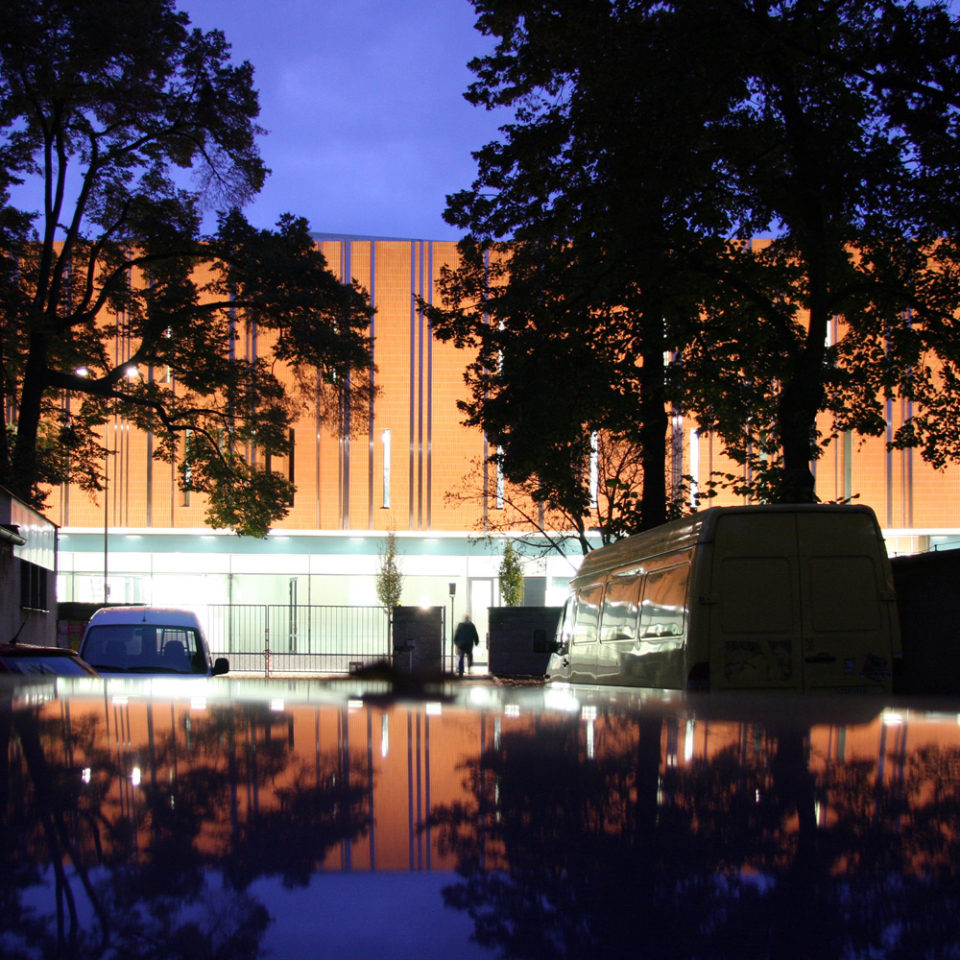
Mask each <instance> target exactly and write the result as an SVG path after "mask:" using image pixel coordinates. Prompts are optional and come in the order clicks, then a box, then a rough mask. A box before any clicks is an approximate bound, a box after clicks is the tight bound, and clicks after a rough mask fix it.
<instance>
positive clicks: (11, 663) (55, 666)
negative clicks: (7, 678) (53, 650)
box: [3, 654, 90, 677]
mask: <svg viewBox="0 0 960 960" xmlns="http://www.w3.org/2000/svg"><path fill="white" fill-rule="evenodd" d="M3 668H4V669H5V670H7V671H8V672H9V673H28V674H33V673H43V674H56V675H58V676H61V677H86V676H89V675H90V671H89V670H88V669H87V668H86V666H85V664H83V663H81V662H80V661H79V660H77V659H75V658H74V657H64V656H57V655H53V656H37V655H35V654H29V655H28V654H24V655H19V654H17V655H9V656H5V657H4V658H3Z"/></svg>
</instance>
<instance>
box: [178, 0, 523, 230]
mask: <svg viewBox="0 0 960 960" xmlns="http://www.w3.org/2000/svg"><path fill="white" fill-rule="evenodd" d="M177 5H178V7H179V8H180V9H182V10H184V11H186V13H187V14H188V15H189V16H190V19H191V22H192V23H194V24H195V25H197V26H199V27H201V28H202V29H205V30H209V29H213V28H217V29H220V30H223V32H224V33H225V34H226V37H227V40H229V41H230V43H231V44H232V46H233V54H234V59H236V60H249V61H250V62H251V63H252V64H253V66H254V69H255V84H256V86H257V88H258V90H259V91H260V104H261V116H260V123H261V125H262V126H263V127H265V128H266V129H267V130H268V131H269V132H268V134H267V135H266V136H265V137H264V138H263V140H262V141H261V144H260V147H261V152H262V154H263V157H264V159H265V161H266V163H267V166H269V167H270V169H271V170H272V174H271V176H270V178H269V180H268V181H267V184H266V186H265V187H264V189H263V191H262V192H261V194H260V195H259V196H258V197H257V199H256V200H255V201H254V202H253V203H252V204H251V205H250V206H249V207H248V208H247V209H246V214H247V216H248V217H249V218H250V220H251V221H252V222H253V223H254V224H256V225H257V226H261V227H268V226H272V225H273V224H274V223H275V222H276V219H277V217H278V216H279V215H280V214H281V213H284V212H287V211H289V212H291V213H295V214H298V215H301V216H305V217H306V218H307V220H308V221H309V223H310V227H311V229H313V230H315V231H321V232H324V233H328V232H332V233H352V234H363V235H376V236H389V237H411V238H416V239H428V240H446V239H458V238H459V235H460V231H459V230H456V229H454V228H453V227H451V226H449V225H448V224H446V223H445V222H444V221H443V216H442V214H443V209H444V206H445V198H446V195H447V194H449V193H452V192H454V191H456V190H459V189H462V188H464V187H468V186H469V185H470V183H471V182H472V180H473V177H474V173H475V165H474V161H473V159H472V157H471V151H472V150H476V149H477V148H479V147H481V146H482V145H483V144H484V143H486V142H488V141H489V140H491V139H494V138H495V136H496V128H497V125H498V123H502V122H503V120H504V117H503V116H502V115H501V117H500V118H499V119H497V118H495V117H494V116H492V115H491V114H489V113H487V112H486V111H484V110H482V109H480V108H477V107H473V106H471V105H470V104H469V103H467V101H466V100H464V99H463V92H464V90H465V89H466V88H467V85H468V83H469V82H470V80H471V78H472V74H471V73H470V71H469V70H468V69H467V67H466V64H467V61H468V60H469V59H470V58H471V57H473V56H476V55H478V54H480V53H483V52H486V51H487V50H488V49H490V48H491V47H492V40H491V39H490V38H486V37H483V36H482V35H481V34H480V33H479V32H478V31H476V30H475V29H474V27H473V23H474V20H475V17H474V12H473V7H472V6H471V4H470V3H469V2H468V0H271V2H266V0H179V2H178V4H177Z"/></svg>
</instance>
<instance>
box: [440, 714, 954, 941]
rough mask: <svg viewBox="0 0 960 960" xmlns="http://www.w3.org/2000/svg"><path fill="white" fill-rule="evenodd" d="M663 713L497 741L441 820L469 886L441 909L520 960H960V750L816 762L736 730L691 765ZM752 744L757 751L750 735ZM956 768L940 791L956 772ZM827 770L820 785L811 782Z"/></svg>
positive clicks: (772, 739) (805, 741) (760, 735)
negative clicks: (670, 746)
mask: <svg viewBox="0 0 960 960" xmlns="http://www.w3.org/2000/svg"><path fill="white" fill-rule="evenodd" d="M675 722H676V721H675V720H672V719H669V718H668V719H666V720H663V721H661V718H659V717H648V718H641V719H639V720H638V719H632V720H627V719H623V720H619V719H613V720H609V721H607V722H606V724H605V727H604V732H603V739H602V743H603V747H602V749H601V748H600V746H599V744H598V748H597V750H596V752H595V755H594V756H593V757H592V758H589V759H588V758H587V757H586V756H585V754H584V749H583V744H582V742H581V734H580V732H579V730H578V726H577V725H575V724H570V725H564V724H559V723H558V724H556V725H548V724H542V725H541V726H540V728H539V729H538V731H537V732H536V735H535V736H530V735H529V734H504V735H503V737H502V738H501V740H500V742H499V744H498V745H497V746H496V748H494V749H491V750H488V751H486V752H485V753H484V754H483V755H482V756H480V757H479V758H477V759H475V760H472V761H470V762H469V763H468V764H467V766H466V773H467V780H466V785H467V787H468V789H467V791H466V797H467V799H465V800H464V801H463V802H461V803H459V804H452V805H448V806H442V807H437V808H435V809H434V810H433V812H432V817H431V822H432V825H433V826H436V827H438V828H439V830H440V837H441V844H442V846H443V848H444V849H446V850H449V851H452V852H454V853H455V854H456V857H457V863H458V872H459V873H460V874H461V876H462V880H461V881H460V882H458V883H457V884H455V885H453V886H451V887H449V888H448V889H447V890H446V891H445V898H446V902H447V904H448V905H449V906H451V907H454V908H456V909H460V910H465V911H467V912H468V913H469V914H470V916H471V917H472V918H473V920H474V931H475V932H474V936H475V938H476V939H477V940H478V941H479V942H480V943H482V944H484V945H486V946H490V947H498V948H500V949H501V950H502V952H503V953H504V955H506V956H509V957H548V956H549V957H571V958H574V957H594V956H598V957H599V956H603V957H621V956H622V957H626V956H629V957H635V956H639V957H658V958H659V957H675V958H678V960H679V958H688V957H689V958H692V957H703V958H711V960H717V958H731V960H734V958H737V960H751V958H766V957H771V958H772V957H776V958H793V957H796V958H799V957H804V958H807V957H844V958H860V957H864V958H865V957H890V958H900V957H903V958H907V957H910V958H915V957H924V956H925V957H944V956H958V955H960V909H958V908H960V886H958V877H957V872H958V871H957V865H958V864H960V850H958V849H957V844H958V839H960V802H958V801H960V790H958V783H960V778H958V777H957V775H956V771H957V769H960V767H958V761H960V757H958V755H957V751H955V750H953V749H948V748H942V747H937V746H931V747H927V748H925V749H923V750H918V751H916V752H915V753H914V754H913V755H912V756H909V757H900V758H899V761H900V763H899V766H898V768H897V770H896V771H894V775H892V776H887V777H884V776H878V769H877V764H876V763H871V762H868V761H864V760H862V759H860V760H852V761H851V762H849V763H847V762H841V761H837V760H832V761H830V762H829V763H828V764H826V766H825V767H824V768H823V769H819V767H818V765H817V764H816V763H815V762H813V760H815V758H813V760H812V758H811V757H810V750H809V738H808V737H807V735H806V734H804V733H803V732H797V731H792V730H777V729H766V730H763V729H760V728H757V727H751V728H749V729H747V728H743V729H742V731H741V736H740V738H739V742H738V743H735V744H732V745H729V746H726V747H724V748H721V749H718V750H716V751H715V752H712V753H711V754H710V755H709V756H707V757H703V758H691V759H690V760H689V761H688V762H686V763H684V764H674V763H671V761H670V758H669V756H668V755H666V754H664V755H662V753H661V744H662V743H669V741H670V729H669V728H670V724H671V723H673V724H675ZM746 733H749V736H747V735H745V734H746ZM951 765H953V767H952V769H953V770H954V775H953V776H952V777H950V778H949V779H948V778H945V777H944V775H943V772H944V770H945V769H950V768H951ZM815 767H816V768H817V770H816V772H813V770H814V768H815Z"/></svg>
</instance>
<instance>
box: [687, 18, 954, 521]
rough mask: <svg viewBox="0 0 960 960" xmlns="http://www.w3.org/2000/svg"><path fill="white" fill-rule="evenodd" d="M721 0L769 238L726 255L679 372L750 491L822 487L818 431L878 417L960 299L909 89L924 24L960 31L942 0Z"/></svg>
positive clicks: (808, 492)
mask: <svg viewBox="0 0 960 960" xmlns="http://www.w3.org/2000/svg"><path fill="white" fill-rule="evenodd" d="M721 6H722V7H723V8H724V9H725V10H726V11H727V14H728V16H729V17H730V20H731V23H732V25H733V26H734V28H735V32H736V35H737V37H738V38H739V41H740V46H739V47H738V48H737V50H736V51H735V56H736V62H734V63H731V64H730V65H729V66H730V69H736V70H739V71H741V72H742V74H743V76H744V77H745V79H746V81H747V87H748V89H749V92H750V96H749V97H747V98H745V99H744V100H742V101H741V102H740V103H738V104H737V105H736V107H735V109H734V110H732V111H731V113H730V114H729V116H728V117H727V118H726V119H725V121H724V126H725V127H726V129H727V131H728V133H729V136H728V138H727V143H728V145H729V149H728V150H727V151H726V153H725V156H724V157H723V164H724V170H725V172H726V174H727V175H728V176H729V177H730V182H731V185H732V188H733V190H734V192H735V194H736V195H737V197H738V198H739V201H740V211H741V214H740V216H739V217H738V219H737V226H738V233H739V234H740V235H741V236H744V237H749V236H751V235H755V234H756V233H763V232H771V233H772V234H773V238H772V239H771V240H770V242H769V243H762V244H744V245H739V246H737V245H733V246H731V248H730V249H729V250H728V251H727V253H726V254H725V256H724V258H723V259H722V260H719V261H718V262H717V264H716V265H715V267H716V273H715V279H716V284H715V286H714V287H713V289H712V290H711V291H710V295H709V297H708V298H707V300H706V301H705V303H704V313H703V314H702V318H701V319H702V321H703V322H702V323H701V324H700V325H699V331H698V333H697V334H696V335H695V336H692V337H690V338H689V339H688V341H687V349H686V351H685V356H684V364H683V366H682V368H681V369H682V374H683V376H684V387H685V390H686V394H687V401H688V403H689V404H691V405H692V406H693V407H694V408H695V409H696V410H697V411H698V414H699V416H700V422H701V424H702V425H703V426H705V427H707V428H710V429H713V430H715V431H717V432H718V433H719V434H721V436H723V437H724V439H725V440H726V442H727V447H728V450H729V451H730V452H731V453H733V455H734V456H735V457H736V458H737V459H739V460H741V461H742V462H744V463H745V464H747V465H748V466H749V467H750V468H751V470H752V474H753V477H754V482H753V484H752V487H753V489H752V491H751V492H753V493H754V494H759V495H760V496H762V497H764V498H767V499H774V500H783V501H791V502H796V501H799V502H803V501H811V500H815V499H816V492H815V485H814V477H813V473H812V470H811V464H812V462H813V461H814V460H815V459H816V457H817V456H818V454H819V452H820V449H821V446H820V445H821V444H822V443H824V442H829V441H830V440H831V439H832V438H833V437H835V436H836V435H837V434H838V433H839V432H840V431H857V432H859V433H861V434H866V435H881V434H883V433H884V431H885V430H886V426H887V425H886V421H885V412H884V401H885V400H886V399H887V398H889V397H890V396H892V395H893V393H894V392H896V391H901V392H903V391H904V390H909V389H910V386H909V385H910V383H911V382H913V383H914V384H916V383H917V382H918V380H919V379H920V378H921V376H922V375H921V374H920V373H919V371H921V370H922V366H921V365H922V363H924V362H925V361H924V358H923V354H924V351H925V350H927V349H928V348H930V347H934V348H936V345H935V344H934V343H933V341H931V340H929V339H927V340H925V338H924V337H923V335H922V334H921V333H920V331H921V328H923V326H924V325H925V324H931V325H932V326H933V327H936V328H942V326H943V324H944V323H946V324H947V325H948V326H952V321H951V318H952V314H953V312H954V311H955V310H956V308H957V306H958V305H960V300H958V299H957V295H956V290H955V289H954V288H955V286H956V284H955V281H954V280H953V279H952V278H951V277H950V276H949V271H948V272H947V273H944V272H943V271H942V270H941V269H940V268H939V266H938V265H937V264H936V263H934V262H933V261H932V260H931V256H933V257H934V258H936V256H937V245H938V241H937V239H936V236H935V235H934V236H931V235H930V233H929V232H928V230H927V229H926V228H927V226H928V225H929V223H930V221H929V220H926V224H924V220H925V217H924V215H923V214H922V211H923V209H924V208H925V207H929V205H930V203H931V201H933V200H934V198H935V197H936V196H937V194H938V193H939V191H940V189H941V188H942V186H943V183H944V181H943V178H942V177H940V176H937V175H934V176H931V171H930V170H924V169H923V165H922V164H921V163H918V156H919V154H920V152H921V151H922V149H923V139H922V137H921V138H918V137H917V136H915V134H917V133H920V130H919V126H920V125H919V124H918V123H914V124H913V127H914V130H913V131H911V130H910V129H909V124H908V123H905V119H906V118H905V112H904V111H903V109H902V107H901V108H899V109H898V104H897V99H898V98H900V97H902V96H903V95H904V91H913V92H919V91H920V90H921V89H927V87H928V84H927V78H926V74H927V72H928V71H930V70H931V69H933V65H934V64H935V63H936V62H937V59H936V58H938V57H939V56H940V55H941V53H942V45H941V49H940V50H937V51H933V50H931V49H928V47H927V44H926V42H925V36H926V35H927V34H928V33H929V32H930V31H931V30H934V31H937V32H942V33H943V34H944V36H947V37H950V38H951V41H950V42H951V43H952V44H953V46H954V47H955V46H956V43H957V38H958V36H960V34H958V32H957V29H956V26H955V25H954V24H953V23H952V21H951V20H950V18H949V16H948V15H947V14H946V12H945V10H944V9H943V8H942V7H939V6H938V5H931V6H930V7H929V8H927V9H926V10H924V9H922V8H920V7H918V6H917V5H915V4H912V3H907V4H900V3H896V2H889V0H835V2H832V3H827V4H823V3H814V2H808V0H789V2H784V0H778V2H762V3H753V2H740V3H730V4H727V3H723V4H721ZM903 18H906V19H907V20H908V21H910V22H911V23H914V25H915V26H917V23H918V22H917V20H916V18H919V19H920V21H923V26H922V28H921V27H919V26H917V29H916V30H915V31H914V32H913V33H912V35H911V36H910V37H909V38H908V37H907V36H905V34H906V31H903V30H901V31H899V32H897V33H896V36H895V44H896V45H897V46H899V48H900V50H901V57H902V59H901V61H900V62H899V63H898V62H897V61H896V58H895V57H894V56H893V44H892V42H891V39H890V38H891V24H892V23H897V22H900V21H901V20H902V19H903ZM948 45H949V44H948ZM906 49H909V51H910V54H909V57H908V56H905V55H904V51H905V50H906ZM931 54H932V56H931ZM892 92H895V94H896V96H891V93H892ZM929 92H930V91H929V90H928V89H927V93H928V94H929ZM939 103H940V105H941V106H942V107H944V112H943V113H942V115H941V118H940V122H939V126H938V131H937V132H938V134H939V135H940V141H939V142H940V145H941V148H942V147H943V146H944V145H946V144H947V143H948V142H950V141H951V138H952V143H953V148H954V156H956V153H955V148H956V136H955V130H951V127H955V124H956V107H955V105H950V104H949V103H947V102H946V101H945V100H944V98H942V97H941V98H939ZM923 136H926V132H924V134H923ZM941 345H945V343H944V344H941ZM926 362H929V356H928V357H927V360H926ZM927 372H928V373H929V370H928V371H927ZM822 413H826V414H827V418H826V420H823V419H821V420H820V421H819V422H818V415H820V414H822ZM901 439H903V440H906V439H907V437H906V435H902V437H901ZM750 486H751V485H750V484H749V483H748V484H745V488H749V487H750Z"/></svg>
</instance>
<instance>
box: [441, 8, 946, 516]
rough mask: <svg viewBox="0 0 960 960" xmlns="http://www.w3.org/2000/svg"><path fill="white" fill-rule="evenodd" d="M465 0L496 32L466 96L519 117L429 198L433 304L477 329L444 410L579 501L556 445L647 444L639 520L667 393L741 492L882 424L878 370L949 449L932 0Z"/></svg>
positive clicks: (934, 456) (784, 475) (470, 334)
mask: <svg viewBox="0 0 960 960" xmlns="http://www.w3.org/2000/svg"><path fill="white" fill-rule="evenodd" d="M474 5H475V7H476V8H477V11H478V13H479V18H478V28H479V29H481V30H482V31H484V32H486V33H489V34H492V35H494V36H497V37H499V38H500V41H499V43H498V45H497V48H496V50H495V52H494V53H493V54H491V55H490V56H489V57H486V58H483V59H481V60H478V61H475V62H474V64H472V66H473V69H474V70H475V71H476V72H477V75H478V80H477V81H476V83H475V84H474V85H473V86H472V87H471V89H470V92H469V94H468V97H469V99H472V100H473V101H474V102H475V103H478V104H481V105H485V106H504V105H505V106H509V107H512V108H513V109H514V111H515V117H516V119H515V122H514V123H512V124H508V125H507V126H505V127H504V128H503V139H502V141H501V142H500V143H495V144H490V145H488V146H487V147H485V148H484V149H483V150H481V151H480V152H479V153H478V154H477V158H478V161H479V176H478V179H477V181H476V183H475V184H474V186H473V188H472V189H471V190H469V191H464V192H463V193H461V194H459V195H457V196H455V197H453V198H451V199H450V202H449V206H448V213H447V215H448V218H449V219H450V220H451V222H453V223H455V224H458V225H460V226H463V227H465V228H466V229H467V230H468V231H470V236H469V237H468V238H467V240H466V241H464V243H463V244H462V246H461V249H462V263H461V265H460V267H459V268H458V270H456V271H454V272H452V273H451V274H449V275H448V276H447V278H446V289H445V294H446V297H447V306H448V308H450V309H448V310H447V311H446V313H444V312H443V311H437V312H436V313H435V314H434V317H433V319H434V323H435V327H436V330H437V332H438V335H439V336H441V337H452V338H454V339H456V340H457V341H458V342H461V343H465V344H470V345H474V346H476V347H478V348H479V350H478V360H477V363H476V364H475V365H474V367H472V368H471V370H470V383H471V385H472V387H473V391H472V397H471V400H470V402H469V403H467V404H465V405H464V409H465V411H466V413H467V417H468V422H471V423H475V424H478V425H480V426H482V427H483V428H484V429H486V430H487V431H488V433H489V435H490V436H491V439H492V441H493V442H494V444H495V445H496V448H497V450H498V453H497V456H499V457H500V458H501V459H502V462H503V467H504V472H505V475H506V476H507V478H508V479H512V480H516V481H526V480H528V479H529V478H530V477H531V476H538V477H539V476H541V475H543V476H546V477H547V479H548V481H549V484H547V485H545V490H546V489H547V488H549V489H551V490H562V489H563V483H564V482H566V484H567V485H568V487H569V488H570V489H572V490H574V491H575V492H577V495H578V496H579V498H580V506H579V509H581V510H582V509H583V507H582V504H583V503H584V502H585V501H586V493H585V491H584V490H583V484H582V478H583V476H584V471H583V468H582V464H583V456H582V454H581V455H580V456H577V455H576V454H575V451H576V450H577V449H579V450H581V451H582V450H583V449H584V447H585V444H586V438H587V437H588V436H589V435H590V434H591V433H592V432H595V431H598V430H601V429H609V430H611V431H612V432H613V433H614V434H615V435H618V436H623V437H625V438H627V439H629V440H630V441H632V442H635V443H637V444H638V445H640V446H641V447H642V449H643V452H644V470H643V492H642V496H641V499H640V511H639V515H638V519H637V523H636V528H642V527H645V526H650V525H652V524H654V523H657V522H659V521H660V520H662V519H663V518H664V517H665V516H666V514H667V512H668V507H667V506H666V505H667V502H668V500H667V497H666V496H665V492H664V490H663V477H664V474H665V469H664V460H665V453H666V452H665V448H664V437H665V434H666V419H667V414H668V411H669V410H670V409H671V408H682V409H684V410H686V411H688V412H693V413H694V414H695V415H696V417H697V418H698V420H699V423H700V425H701V426H702V427H703V428H706V429H710V430H712V431H714V432H716V433H717V434H719V435H720V437H721V438H722V439H723V441H724V442H725V445H726V448H727V451H728V452H729V453H730V454H731V455H732V456H733V457H734V458H735V459H738V460H739V461H741V463H743V464H744V466H745V468H746V469H745V471H744V474H743V475H742V476H740V477H731V478H730V479H731V481H732V482H733V483H734V484H735V485H736V488H737V489H738V490H739V491H741V492H744V493H747V494H750V495H752V496H754V497H758V498H760V499H765V500H780V501H787V502H791V501H793V502H795V501H800V502H805V501H811V500H814V499H816V491H815V485H814V476H813V472H812V463H813V461H814V460H815V459H816V457H817V456H818V455H819V453H820V451H821V450H822V446H823V445H824V444H826V443H829V442H831V440H832V439H834V438H835V437H836V436H837V435H838V434H839V433H841V432H847V431H856V432H858V433H860V434H864V435H874V436H876V435H882V434H884V433H885V432H886V431H887V429H888V424H887V422H886V411H885V403H886V402H887V401H888V400H889V399H890V398H891V397H893V396H894V395H899V396H902V397H904V398H905V399H907V400H910V401H911V402H913V403H914V408H913V412H912V416H911V417H910V418H909V419H908V420H907V422H906V423H904V424H903V425H902V426H901V427H900V428H899V430H898V431H897V433H896V435H894V436H893V437H892V442H894V443H896V444H899V445H902V446H908V445H917V446H920V448H921V451H922V453H923V455H924V456H925V457H927V458H928V459H930V460H931V461H932V462H934V463H935V464H939V463H942V462H944V459H945V458H946V457H948V456H949V457H957V455H958V454H960V441H958V440H957V436H956V435H955V431H951V430H950V429H948V424H949V423H951V422H954V420H955V416H953V414H960V391H958V390H957V387H958V386H960V366H958V361H960V353H958V349H957V346H956V345H957V344H958V343H960V338H958V337H957V335H956V334H957V330H956V321H955V314H956V312H957V308H958V306H960V283H958V277H960V271H958V270H957V264H958V260H957V247H956V244H955V242H954V241H952V240H943V239H941V237H942V236H943V234H944V233H946V235H947V236H948V237H952V236H955V235H956V228H957V223H958V221H957V217H956V215H955V214H956V203H955V202H953V201H952V200H950V199H949V198H950V196H951V191H950V187H951V185H952V184H953V183H954V181H955V177H956V173H955V169H956V158H957V156H958V151H957V148H958V146H960V144H958V133H960V129H958V114H957V107H958V105H960V98H958V96H957V87H958V81H957V76H958V75H960V74H958V70H957V67H958V65H960V60H958V49H960V30H958V27H957V24H956V22H955V21H954V19H953V18H951V17H950V15H949V13H948V12H947V10H946V8H945V6H944V5H942V4H937V3H934V4H918V3H913V2H901V0H832V2H830V3H821V2H813V0H716V2H709V0H708V2H696V3H694V2H692V0H674V2H671V3H655V2H653V0H619V2H617V0H609V2H600V3H596V2H592V3H587V2H582V3H581V2H577V0H555V2H553V3H550V4H546V5H544V4H541V3H536V4H535V3H532V2H521V3H516V2H509V3H508V2H506V0H475V4H474ZM758 235H759V236H764V235H766V236H768V237H770V238H771V239H769V240H768V241H765V242H762V243H755V242H751V241H750V239H749V238H751V237H754V236H758ZM738 237H739V238H743V239H742V240H738V239H735V238H738ZM508 241H509V243H508ZM498 243H499V244H501V246H500V247H498V246H497V244H498ZM508 250H509V253H508ZM491 251H492V252H493V254H494V255H490V254H491ZM668 351H671V352H672V360H671V362H670V363H667V364H665V363H664V361H663V357H664V355H665V353H666V352H668ZM824 414H826V417H824ZM578 445H579V447H578ZM571 453H574V455H572V456H571ZM551 458H553V459H551ZM552 464H556V465H557V467H558V468H557V469H556V470H555V469H553V467H552V466H551V465H552ZM564 469H565V470H566V479H565V481H561V480H560V476H561V471H562V470H564ZM578 482H579V484H580V485H579V488H578ZM568 500H569V498H568ZM569 502H572V504H573V507H574V509H577V508H578V506H577V503H576V501H575V500H573V501H569ZM620 527H621V529H620V530H618V532H629V531H628V529H624V525H623V524H621V525H620Z"/></svg>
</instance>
